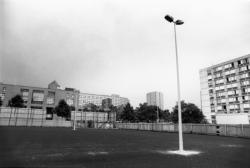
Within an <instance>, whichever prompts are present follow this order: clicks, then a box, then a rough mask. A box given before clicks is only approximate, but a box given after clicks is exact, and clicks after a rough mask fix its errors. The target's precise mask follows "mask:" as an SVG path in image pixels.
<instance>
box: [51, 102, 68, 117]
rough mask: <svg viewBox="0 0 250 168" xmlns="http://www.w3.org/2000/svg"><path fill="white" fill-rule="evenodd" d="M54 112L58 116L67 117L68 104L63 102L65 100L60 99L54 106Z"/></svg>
mask: <svg viewBox="0 0 250 168" xmlns="http://www.w3.org/2000/svg"><path fill="white" fill-rule="evenodd" d="M55 113H56V114H57V115H58V116H61V117H64V118H66V119H69V118H70V116H71V111H70V106H69V105H68V104H67V103H66V102H65V100H63V99H62V100H60V101H59V103H58V105H57V106H56V108H55Z"/></svg>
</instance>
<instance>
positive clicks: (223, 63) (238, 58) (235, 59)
mask: <svg viewBox="0 0 250 168" xmlns="http://www.w3.org/2000/svg"><path fill="white" fill-rule="evenodd" d="M248 57H250V54H247V55H244V56H241V57H237V58H234V59H231V60H228V61H225V62H222V63H219V64H216V65H213V66H209V67H207V68H202V69H200V71H203V70H206V69H212V68H215V67H219V66H222V65H225V64H228V63H230V62H235V61H238V60H240V59H244V58H248Z"/></svg>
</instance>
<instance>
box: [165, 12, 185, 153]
mask: <svg viewBox="0 0 250 168" xmlns="http://www.w3.org/2000/svg"><path fill="white" fill-rule="evenodd" d="M165 19H166V20H167V21H168V22H170V23H172V22H173V23H174V35H175V36H174V37H175V53H176V71H177V91H178V118H179V119H178V125H179V151H180V152H182V151H183V135H182V118H181V100H180V99H181V98H180V97H181V96H180V79H179V63H178V50H177V38H176V25H182V24H183V23H184V22H183V21H182V20H176V21H175V20H174V18H173V17H172V16H170V15H166V16H165Z"/></svg>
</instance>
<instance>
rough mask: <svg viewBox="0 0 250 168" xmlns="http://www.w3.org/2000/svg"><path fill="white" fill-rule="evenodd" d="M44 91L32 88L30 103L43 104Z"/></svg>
mask: <svg viewBox="0 0 250 168" xmlns="http://www.w3.org/2000/svg"><path fill="white" fill-rule="evenodd" d="M43 99H44V91H43V90H33V93H32V103H36V104H43Z"/></svg>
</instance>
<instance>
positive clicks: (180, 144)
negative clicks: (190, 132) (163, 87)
mask: <svg viewBox="0 0 250 168" xmlns="http://www.w3.org/2000/svg"><path fill="white" fill-rule="evenodd" d="M174 37H175V54H176V71H177V90H178V126H179V150H180V151H183V135H182V134H183V133H182V117H181V93H180V75H179V59H178V49H177V37H176V24H175V23H174Z"/></svg>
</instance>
